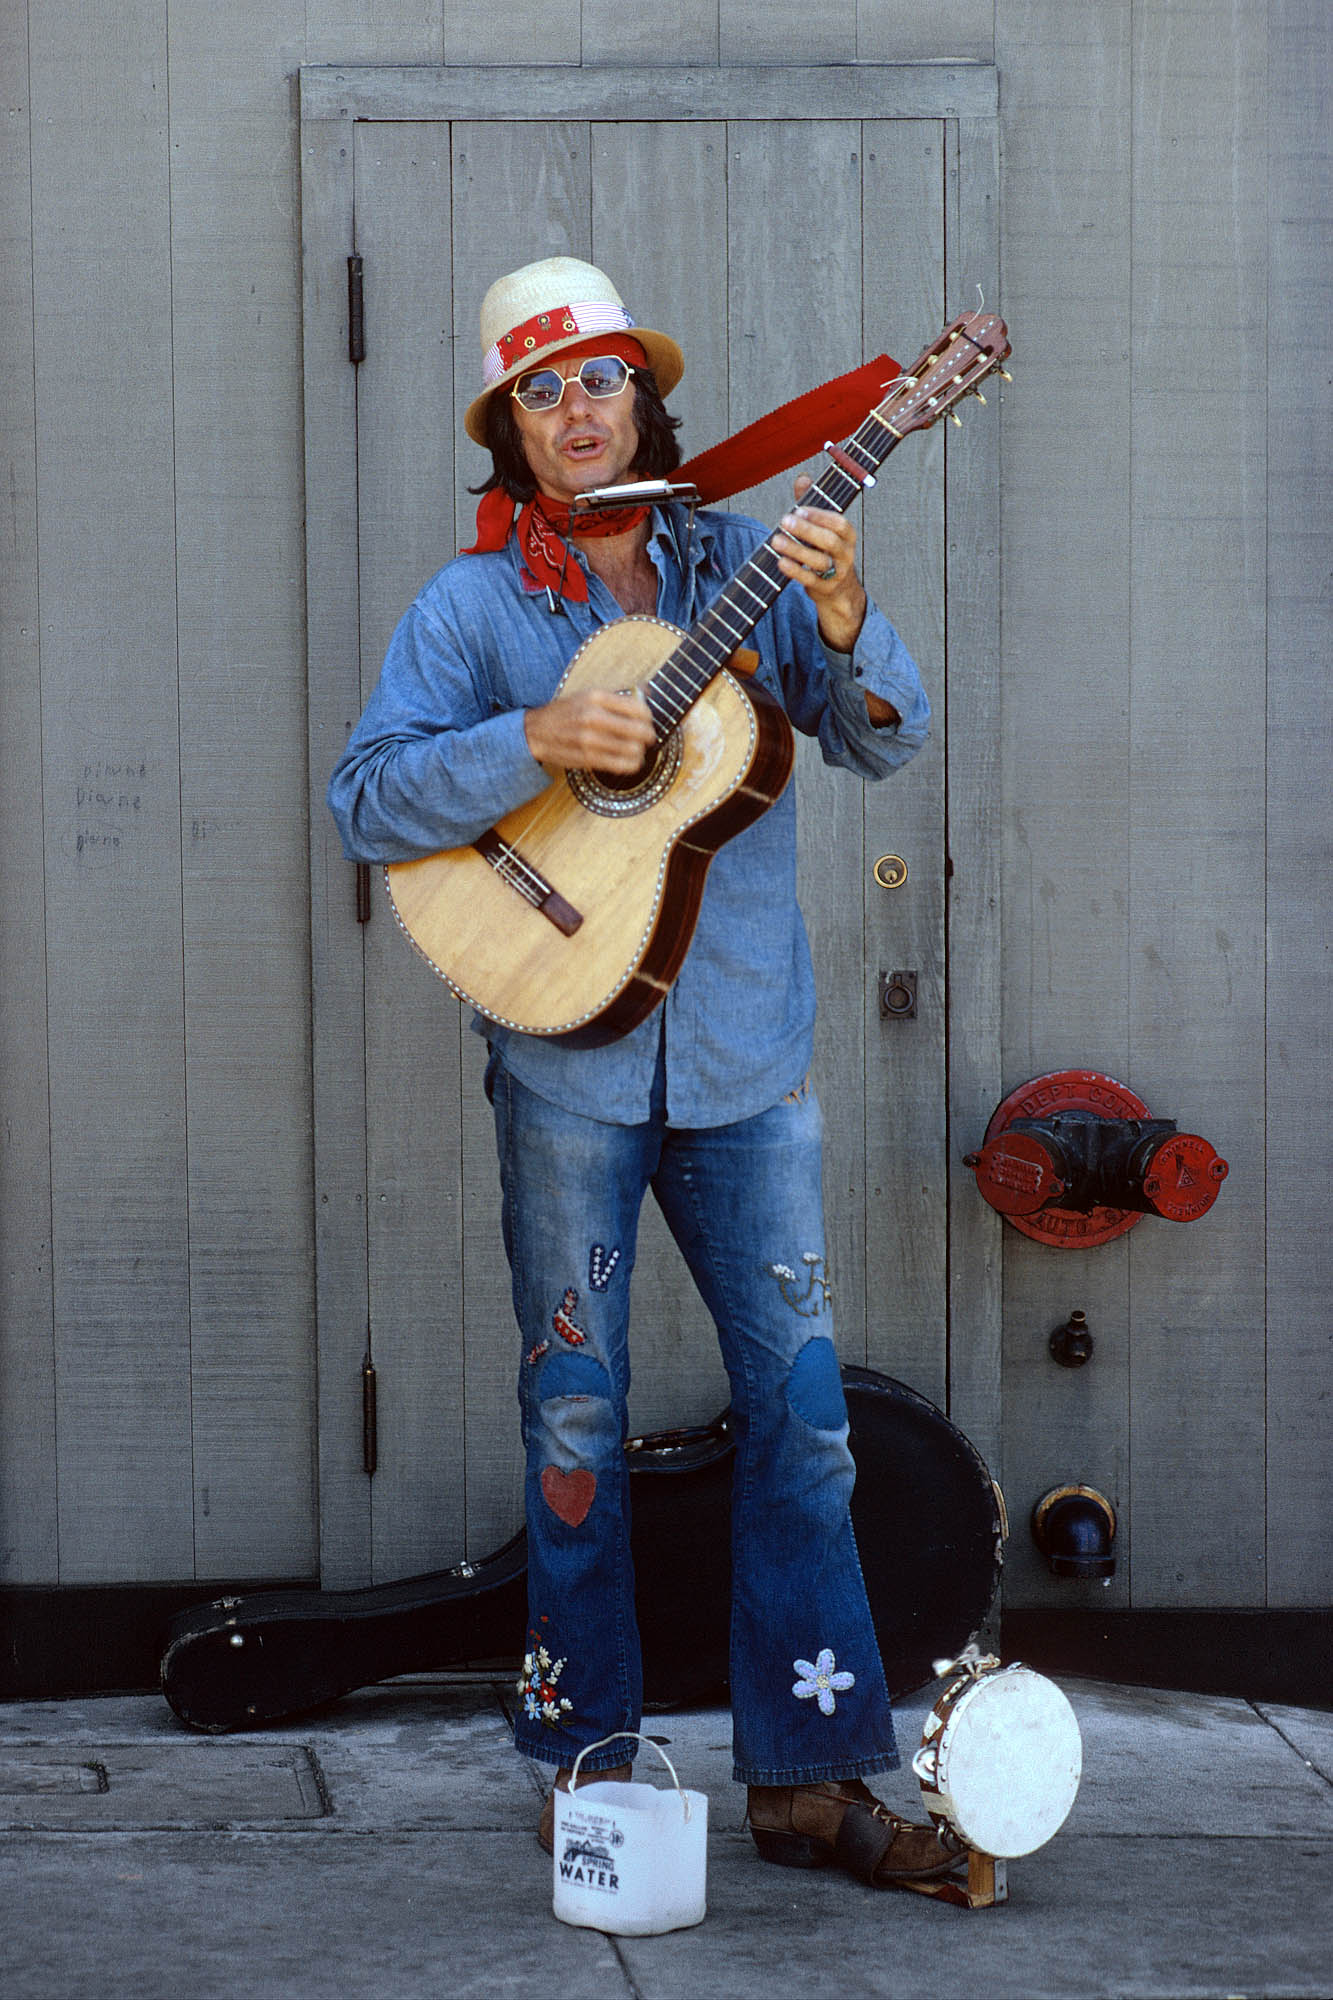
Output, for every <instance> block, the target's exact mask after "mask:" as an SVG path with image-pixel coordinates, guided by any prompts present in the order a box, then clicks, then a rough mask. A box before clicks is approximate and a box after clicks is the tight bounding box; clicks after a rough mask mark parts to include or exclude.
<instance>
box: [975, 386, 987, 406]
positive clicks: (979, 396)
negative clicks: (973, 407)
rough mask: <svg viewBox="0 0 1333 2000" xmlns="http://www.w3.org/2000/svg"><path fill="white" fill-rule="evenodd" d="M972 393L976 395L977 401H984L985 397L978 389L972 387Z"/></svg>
mask: <svg viewBox="0 0 1333 2000" xmlns="http://www.w3.org/2000/svg"><path fill="white" fill-rule="evenodd" d="M972 394H973V395H974V396H975V397H976V399H977V401H978V402H979V403H984V402H985V400H986V398H985V397H984V396H983V395H982V393H981V391H980V389H974V390H973V391H972Z"/></svg>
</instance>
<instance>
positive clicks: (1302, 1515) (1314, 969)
mask: <svg viewBox="0 0 1333 2000" xmlns="http://www.w3.org/2000/svg"><path fill="white" fill-rule="evenodd" d="M1268 13H1269V31H1268V73H1269V83H1270V88H1271V92H1272V95H1271V100H1270V106H1269V147H1268V154H1269V163H1268V211H1269V231H1270V234H1269V259H1270V261H1269V285H1268V311H1269V324H1268V472H1269V484H1268V663H1269V693H1268V835H1267V848H1268V853H1267V859H1268V885H1269V887H1268V932H1269V981H1268V1003H1267V1005H1268V1011H1267V1040H1268V1063H1267V1078H1268V1132H1269V1135H1270V1141H1269V1146H1268V1156H1267V1157H1268V1243H1269V1286H1268V1389H1267V1404H1268V1602H1269V1603H1270V1604H1274V1605H1279V1604H1280V1605H1298V1604H1309V1605H1320V1604H1327V1603H1328V1602H1329V1600H1330V1597H1331V1596H1333V1537H1330V1536H1329V1534H1328V1521H1327V1509H1326V1508H1325V1507H1323V1506H1321V1505H1320V1504H1319V1501H1318V1499H1317V1498H1316V1496H1317V1495H1319V1494H1320V1493H1321V1492H1324V1491H1326V1490H1327V1485H1328V1478H1329V1430H1328V1421H1327V1411H1328V1409H1329V1407H1330V1404H1333V1352H1331V1351H1330V1346H1329V1337H1328V1300H1329V1294H1330V1290H1333V1269H1331V1260H1330V1254H1329V1237H1328V1227H1327V1190H1328V1188H1329V1187H1330V1185H1333V1136H1331V1134H1333V1127H1331V1125H1330V1120H1329V1117H1328V1114H1327V1110H1326V1102H1327V1091H1328V1079H1329V1077H1330V1076H1333V1013H1331V1012H1330V1009H1329V1006H1328V989H1329V965H1328V958H1329V938H1330V936H1333V908H1330V898H1331V897H1333V867H1330V856H1329V843H1328V814H1327V809H1326V806H1325V804H1324V802H1325V801H1326V800H1327V799H1328V797H1329V793H1330V789H1333V769H1330V756H1331V754H1333V689H1331V688H1330V683H1329V677H1328V675H1327V673H1325V672H1323V671H1322V670H1321V669H1320V667H1319V666H1317V665H1315V667H1314V671H1313V672H1312V671H1311V667H1312V665H1314V663H1317V662H1324V661H1327V659H1328V658H1329V655H1330V652H1331V651H1333V645H1331V643H1330V641H1331V640H1333V633H1331V632H1330V619H1329V607H1328V598H1327V593H1326V591H1325V590H1324V588H1323V583H1322V579H1323V578H1324V577H1326V576H1327V574H1328V570H1329V566H1330V564H1329V557H1330V548H1329V541H1330V531H1329V523H1330V521H1333V505H1331V504H1330V502H1331V501H1333V493H1331V492H1330V478H1329V462H1330V454H1329V440H1330V436H1331V435H1333V394H1331V393H1330V383H1333V356H1330V354H1329V346H1330V333H1329V329H1330V326H1331V325H1333V314H1331V313H1330V305H1331V304H1333V301H1330V298H1329V276H1330V265H1329V258H1328V254H1327V249H1328V243H1327V231H1328V224H1329V218H1330V217H1333V167H1331V166H1330V159H1329V149H1328V143H1327V135H1328V118H1329V78H1330V77H1331V76H1333V19H1330V16H1329V12H1328V9H1327V8H1326V7H1324V6H1321V5H1320V4H1318V0H1273V4H1272V5H1270V7H1269V10H1268Z"/></svg>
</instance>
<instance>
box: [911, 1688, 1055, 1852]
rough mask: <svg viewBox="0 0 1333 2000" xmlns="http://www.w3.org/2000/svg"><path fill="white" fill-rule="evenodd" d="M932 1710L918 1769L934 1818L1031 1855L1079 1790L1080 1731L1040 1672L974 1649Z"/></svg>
mask: <svg viewBox="0 0 1333 2000" xmlns="http://www.w3.org/2000/svg"><path fill="white" fill-rule="evenodd" d="M958 1667H962V1668H963V1672H962V1673H961V1674H960V1675H959V1677H958V1678H957V1679H956V1680H951V1681H950V1683H949V1685H948V1687H946V1688H945V1690H944V1692H943V1694H942V1695H941V1696H940V1697H939V1699H938V1701H937V1702H936V1703H935V1705H934V1707H933V1708H932V1709H931V1711H930V1714H929V1715H928V1716H927V1717H926V1723H925V1728H924V1729H923V1730H922V1732H921V1748H920V1749H919V1750H918V1751H917V1753H916V1755H915V1757H913V1759H912V1769H913V1771H914V1772H915V1774H916V1776H917V1778H918V1779H919V1780H920V1783H921V1802H922V1804H923V1805H924V1806H925V1809H926V1811H927V1812H928V1813H929V1814H930V1817H931V1819H932V1820H933V1821H934V1822H935V1824H936V1826H938V1827H940V1828H941V1829H945V1828H947V1829H949V1830H950V1832H951V1833H952V1834H954V1835H956V1836H957V1838H958V1839H959V1840H961V1841H962V1842H963V1844H964V1845H965V1846H967V1847H970V1848H972V1849H974V1850H975V1851H976V1852H978V1853H981V1854H989V1855H994V1856H996V1857H1000V1856H1004V1857H1007V1858H1012V1857H1013V1856H1015V1855H1018V1854H1031V1853H1032V1852H1033V1850H1034V1849H1035V1848H1038V1847H1041V1846H1043V1845H1044V1844H1045V1843H1046V1841H1048V1840H1049V1839H1050V1838H1051V1836H1052V1834H1054V1833H1057V1832H1058V1831H1059V1829H1060V1828H1061V1827H1062V1826H1063V1825H1064V1823H1065V1820H1066V1819H1067V1818H1068V1816H1069V1810H1070V1807H1071V1806H1072V1805H1073V1803H1074V1800H1075V1798H1076V1797H1077V1795H1078V1786H1079V1779H1080V1777H1081V1775H1082V1771H1083V1739H1082V1737H1081V1735H1080V1734H1079V1727H1078V1723H1077V1721H1076V1720H1075V1717H1074V1711H1073V1709H1072V1708H1071V1707H1070V1706H1069V1703H1068V1701H1067V1700H1066V1699H1065V1696H1064V1695H1063V1694H1062V1693H1061V1691H1060V1689H1059V1688H1058V1687H1057V1686H1056V1685H1055V1683H1054V1681H1048V1680H1047V1679H1046V1678H1045V1676H1044V1675H1042V1674H1038V1673H1034V1672H1033V1671H1032V1669H1031V1668H1030V1667H1025V1666H1022V1665H1021V1664H1019V1663H1017V1662H1016V1663H1015V1664H1014V1665H1013V1666H1009V1667H1002V1666H1001V1665H1000V1662H999V1661H998V1660H997V1659H996V1658H994V1656H993V1655H989V1654H987V1655H980V1654H977V1653H976V1652H975V1650H974V1649H969V1651H968V1653H967V1654H965V1655H963V1656H962V1658H960V1659H958V1660H953V1661H948V1662H940V1663H939V1671H940V1672H941V1673H949V1672H952V1671H953V1670H954V1669H956V1668H958Z"/></svg>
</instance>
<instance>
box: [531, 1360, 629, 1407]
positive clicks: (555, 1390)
mask: <svg viewBox="0 0 1333 2000" xmlns="http://www.w3.org/2000/svg"><path fill="white" fill-rule="evenodd" d="M610 1393H611V1384H610V1380H609V1378H608V1376H607V1372H606V1370H605V1368H603V1366H602V1364H601V1362H600V1361H594V1360H593V1358H592V1356H591V1355H590V1354H548V1355H546V1356H545V1357H544V1359H543V1361H542V1362H541V1363H540V1364H539V1368H538V1374H537V1397H538V1400H539V1401H540V1402H543V1403H549V1402H550V1401H552V1399H553V1398H554V1397H556V1396H609V1394H610Z"/></svg>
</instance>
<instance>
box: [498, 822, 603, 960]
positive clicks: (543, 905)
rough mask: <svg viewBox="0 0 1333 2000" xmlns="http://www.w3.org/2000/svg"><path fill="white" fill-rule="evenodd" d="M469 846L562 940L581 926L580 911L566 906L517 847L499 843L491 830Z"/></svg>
mask: <svg viewBox="0 0 1333 2000" xmlns="http://www.w3.org/2000/svg"><path fill="white" fill-rule="evenodd" d="M472 845H473V846H474V847H475V848H476V850H477V852H478V854H480V855H481V856H482V858H483V860H486V861H489V862H490V864H491V867H492V868H493V869H494V870H495V872H496V874H497V875H498V876H500V878H501V880H502V881H505V882H507V883H508V884H509V886H510V888H511V889H514V890H516V891H517V892H518V894H519V895H520V896H521V897H522V898H523V900H524V902H525V903H531V905H532V907H533V909H534V910H540V911H541V913H542V915H543V916H544V917H545V918H546V919H547V921H548V922H549V923H552V924H554V925H555V927H556V929H557V930H558V931H559V932H560V933H561V935H562V936H563V937H573V935H574V933H575V931H576V930H577V929H578V927H579V925H580V924H581V923H582V922H583V913H582V911H581V910H576V909H575V908H574V905H573V904H572V903H567V902H566V901H565V899H564V897H563V896H562V895H561V894H560V892H559V890H558V889H555V888H553V887H552V885H551V884H550V883H549V882H548V881H547V879H546V877H545V876H544V875H543V874H542V873H541V871H540V870H539V869H537V868H534V867H533V865H532V863H531V862H530V861H525V860H524V858H523V856H522V855H521V854H520V853H519V851H518V849H517V848H516V847H511V846H510V844H509V842H508V841H507V840H501V838H500V836H499V834H498V833H497V832H496V831H495V828H494V827H491V828H489V830H488V831H487V832H485V833H483V834H482V835H480V837H479V838H478V839H476V840H474V841H473V843H472Z"/></svg>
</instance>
